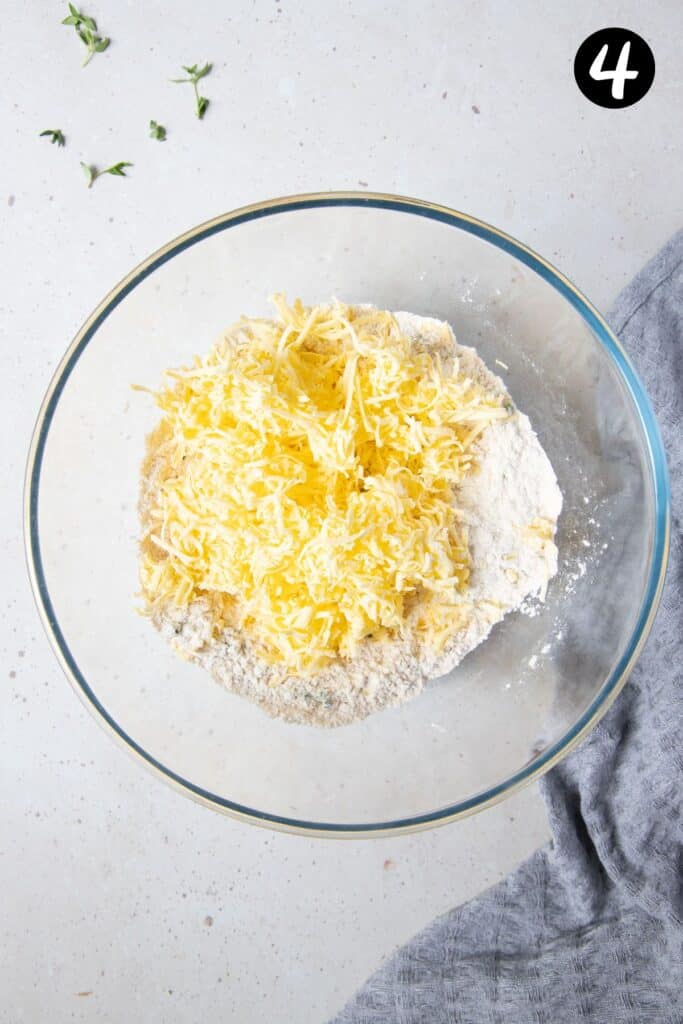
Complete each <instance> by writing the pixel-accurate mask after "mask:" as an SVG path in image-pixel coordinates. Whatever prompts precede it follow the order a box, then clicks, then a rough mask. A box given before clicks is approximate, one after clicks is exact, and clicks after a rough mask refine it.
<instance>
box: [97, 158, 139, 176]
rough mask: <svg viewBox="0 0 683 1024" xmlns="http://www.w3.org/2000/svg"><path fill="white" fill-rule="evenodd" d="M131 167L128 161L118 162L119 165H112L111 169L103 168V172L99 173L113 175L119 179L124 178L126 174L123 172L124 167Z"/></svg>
mask: <svg viewBox="0 0 683 1024" xmlns="http://www.w3.org/2000/svg"><path fill="white" fill-rule="evenodd" d="M132 166H133V165H132V163H130V161H128V160H120V161H119V163H117V164H112V166H111V167H107V168H105V170H104V171H101V173H102V174H115V175H116V176H117V177H119V178H125V177H126V172H125V171H124V167H132Z"/></svg>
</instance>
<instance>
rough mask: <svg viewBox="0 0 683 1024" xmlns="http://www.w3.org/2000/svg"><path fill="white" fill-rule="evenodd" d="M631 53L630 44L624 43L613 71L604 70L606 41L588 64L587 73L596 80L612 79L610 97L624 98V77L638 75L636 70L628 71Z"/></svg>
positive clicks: (631, 77) (630, 77) (635, 76)
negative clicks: (589, 64) (588, 69)
mask: <svg viewBox="0 0 683 1024" xmlns="http://www.w3.org/2000/svg"><path fill="white" fill-rule="evenodd" d="M630 54H631V44H630V43H624V45H623V46H622V48H621V53H620V54H619V60H618V61H617V66H616V67H615V69H614V71H605V70H604V68H605V57H606V56H607V43H605V45H604V46H603V47H602V49H601V50H600V53H599V54H598V55H597V57H596V58H595V60H594V61H593V63H592V64H591V66H590V71H589V72H588V74H589V75H590V76H591V78H592V79H594V80H595V81H596V82H604V81H606V80H608V79H610V78H611V79H612V99H615V100H623V98H624V83H625V82H626V79H627V78H629V79H633V78H637V77H638V72H637V71H629V69H628V58H629V56H630Z"/></svg>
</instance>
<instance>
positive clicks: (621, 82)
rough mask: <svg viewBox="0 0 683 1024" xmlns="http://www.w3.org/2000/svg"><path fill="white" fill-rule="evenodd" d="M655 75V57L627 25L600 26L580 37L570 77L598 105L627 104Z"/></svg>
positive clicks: (633, 100) (643, 89)
mask: <svg viewBox="0 0 683 1024" xmlns="http://www.w3.org/2000/svg"><path fill="white" fill-rule="evenodd" d="M654 77H655V58H654V56H653V53H652V50H651V49H650V47H649V46H648V45H647V43H646V42H645V40H644V39H643V38H642V36H639V35H637V34H636V33H635V32H631V31H630V29H628V28H601V29H600V31H599V32H594V33H593V34H592V35H591V36H588V39H584V41H583V42H582V43H581V46H580V47H579V49H578V50H577V52H576V57H575V58H574V78H575V79H576V84H577V85H578V87H579V89H580V90H581V92H582V93H583V95H584V96H585V97H586V98H587V99H589V100H590V101H591V103H597V105H598V106H599V107H630V106H632V105H633V104H634V103H637V102H638V100H642V98H643V96H644V95H645V93H646V92H647V91H648V89H649V88H650V86H651V85H652V83H653V81H654Z"/></svg>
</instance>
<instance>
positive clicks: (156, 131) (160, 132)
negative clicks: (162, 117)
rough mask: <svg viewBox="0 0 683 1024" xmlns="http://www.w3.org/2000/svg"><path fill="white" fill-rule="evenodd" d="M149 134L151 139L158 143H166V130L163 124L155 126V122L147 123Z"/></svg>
mask: <svg viewBox="0 0 683 1024" xmlns="http://www.w3.org/2000/svg"><path fill="white" fill-rule="evenodd" d="M149 134H150V137H151V138H153V139H157V141H158V142H165V141H166V129H165V128H164V126H163V124H157V122H156V121H150V122H149Z"/></svg>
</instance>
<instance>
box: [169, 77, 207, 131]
mask: <svg viewBox="0 0 683 1024" xmlns="http://www.w3.org/2000/svg"><path fill="white" fill-rule="evenodd" d="M212 67H213V65H212V64H208V63H207V64H204V65H203V67H201V68H200V67H199V65H198V64H183V65H182V69H183V71H187V74H188V75H189V78H172V79H171V81H172V82H175V83H178V84H179V83H183V82H189V83H190V85H191V86H192V88H193V90H194V99H195V113H196V114H197V117H198V118H199V120H200V121H201V120H202V118H203V117H204V114H205V113H206V111H207V109H208V106H209V100H208V99H207V98H206V96H200V95H199V89H198V88H197V82H198V81H199V80H200V79H202V78H205V77H206V76H207V75H208V74H209V72H210V71H211V68H212Z"/></svg>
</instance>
